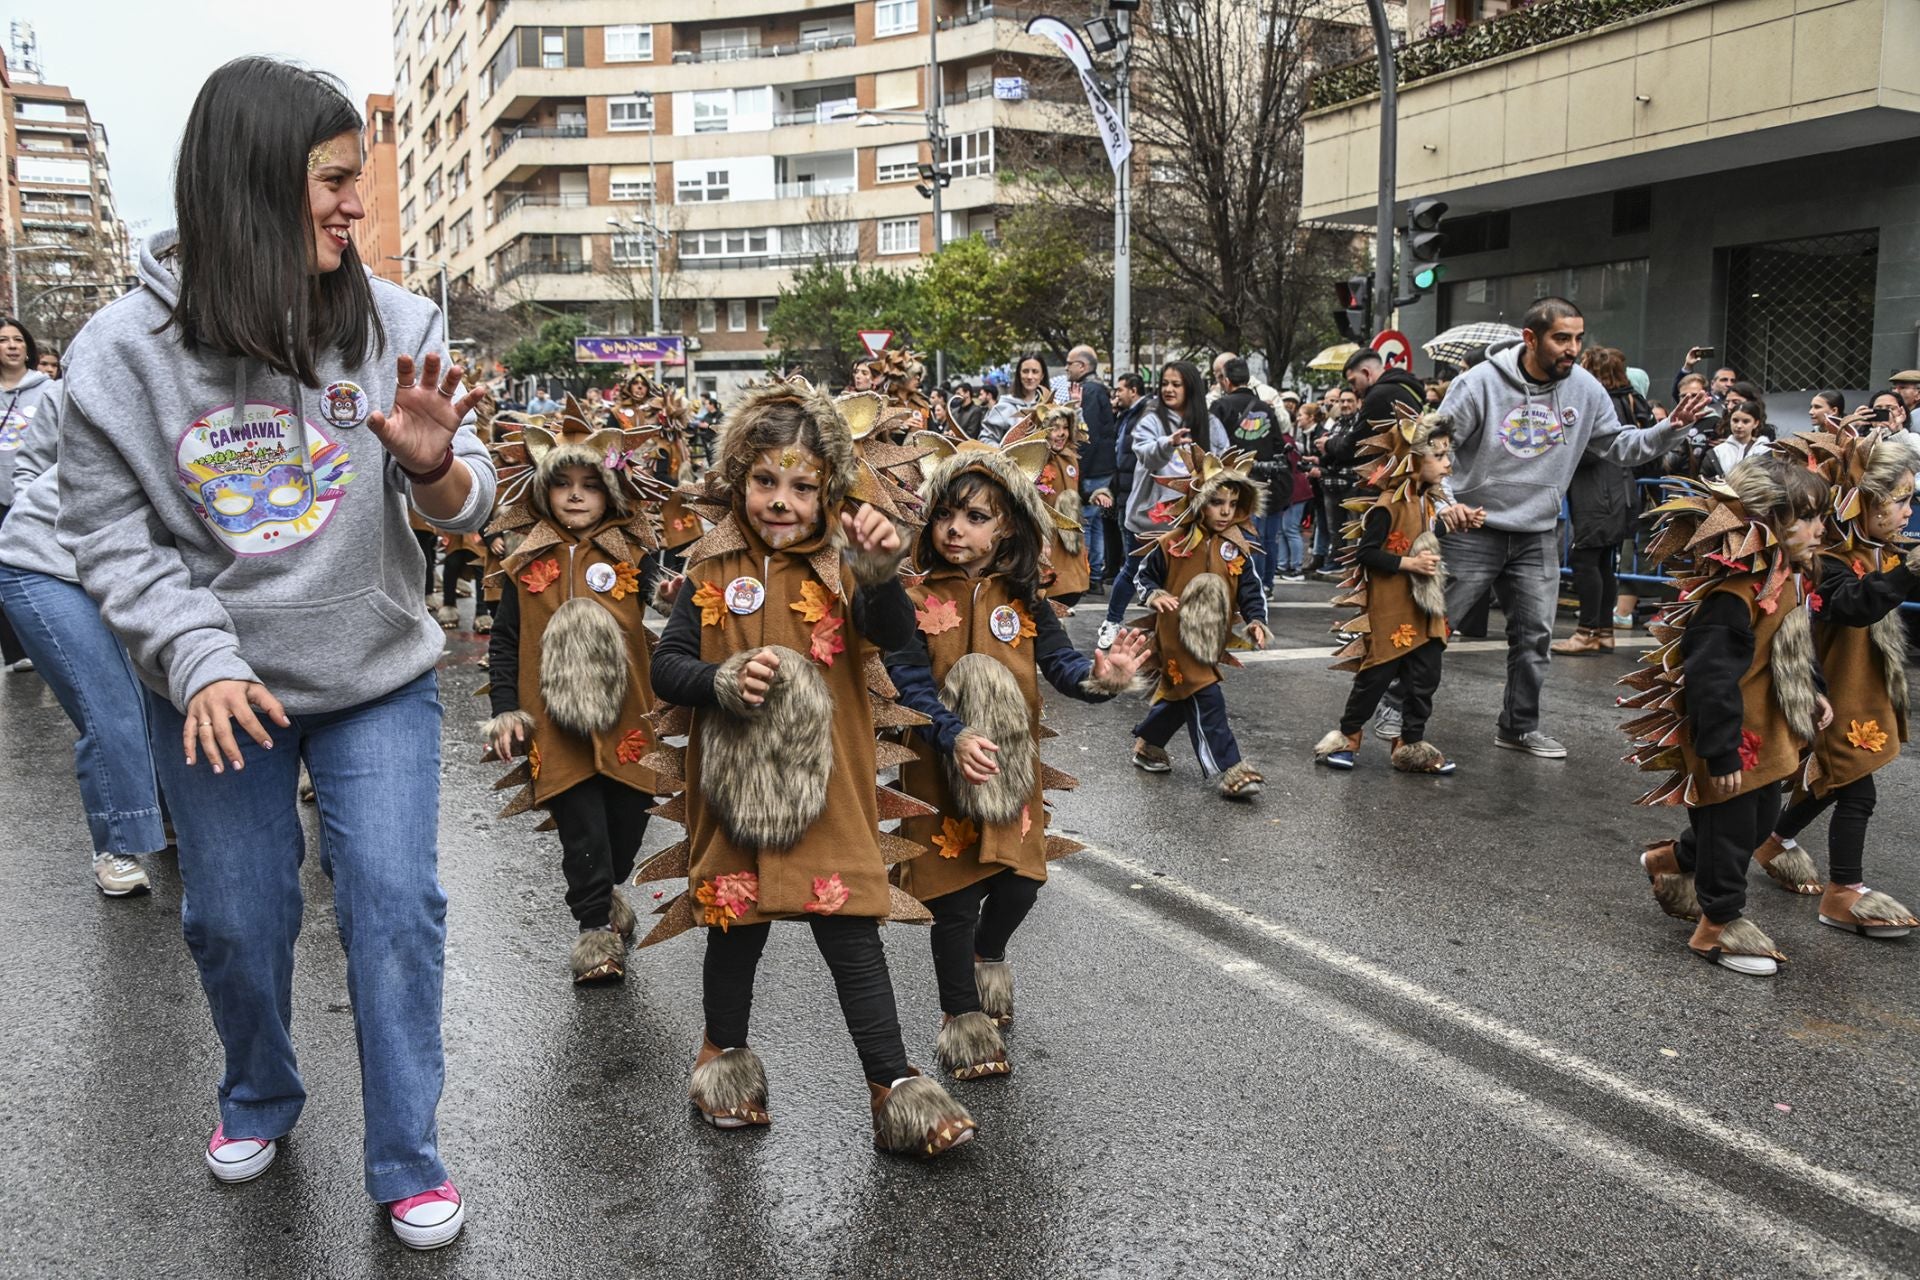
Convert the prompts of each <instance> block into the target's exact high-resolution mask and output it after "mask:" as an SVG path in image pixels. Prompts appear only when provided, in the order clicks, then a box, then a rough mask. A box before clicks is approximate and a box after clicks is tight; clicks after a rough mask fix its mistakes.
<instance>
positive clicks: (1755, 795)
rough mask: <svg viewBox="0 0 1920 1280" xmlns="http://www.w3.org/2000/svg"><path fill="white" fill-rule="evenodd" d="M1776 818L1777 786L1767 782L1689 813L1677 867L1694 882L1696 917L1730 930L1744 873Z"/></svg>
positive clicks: (1742, 900)
mask: <svg viewBox="0 0 1920 1280" xmlns="http://www.w3.org/2000/svg"><path fill="white" fill-rule="evenodd" d="M1779 817H1780V784H1779V783H1777V782H1770V783H1768V784H1767V785H1766V786H1764V787H1756V788H1754V789H1753V790H1752V791H1749V792H1747V793H1746V794H1745V795H1740V796H1735V797H1734V798H1733V799H1731V800H1727V801H1724V802H1722V803H1720V804H1703V805H1696V806H1695V807H1694V808H1691V809H1689V810H1687V821H1688V823H1689V826H1688V829H1687V831H1686V833H1685V834H1684V835H1682V836H1681V837H1680V845H1679V848H1678V849H1677V850H1676V851H1675V855H1674V857H1675V861H1677V862H1678V863H1679V864H1680V870H1682V871H1684V872H1688V873H1690V874H1691V875H1692V876H1693V888H1694V892H1695V893H1696V894H1698V895H1699V898H1700V912H1701V914H1702V915H1704V916H1706V918H1707V919H1709V920H1711V921H1712V922H1713V923H1715V924H1728V923H1730V922H1731V921H1732V920H1733V919H1734V917H1736V916H1738V915H1739V914H1740V913H1741V912H1742V911H1744V910H1746V906H1747V867H1748V865H1749V864H1750V863H1751V862H1752V861H1753V851H1754V850H1755V849H1757V848H1759V847H1760V844H1761V842H1762V841H1764V840H1765V839H1766V838H1767V833H1768V832H1770V831H1776V830H1778V829H1779V828H1777V827H1775V826H1774V823H1775V822H1776V821H1778V819H1779Z"/></svg>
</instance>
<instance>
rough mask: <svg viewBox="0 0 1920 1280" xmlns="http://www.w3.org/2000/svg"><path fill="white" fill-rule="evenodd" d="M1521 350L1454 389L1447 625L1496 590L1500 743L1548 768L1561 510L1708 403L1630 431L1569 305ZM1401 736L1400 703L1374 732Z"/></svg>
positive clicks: (1659, 445) (1562, 303)
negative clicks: (1595, 460)
mask: <svg viewBox="0 0 1920 1280" xmlns="http://www.w3.org/2000/svg"><path fill="white" fill-rule="evenodd" d="M1522 330H1523V332H1522V335H1521V341H1519V342H1517V343H1512V344H1510V345H1507V346H1504V347H1498V348H1495V349H1494V350H1493V351H1492V352H1491V353H1490V355H1489V358H1488V359H1486V360H1485V361H1483V362H1481V363H1480V364H1478V365H1475V366H1474V367H1473V368H1471V369H1469V370H1467V372H1465V373H1463V374H1461V375H1460V376H1459V377H1458V378H1455V379H1454V380H1453V384H1452V385H1451V386H1449V387H1448V388H1447V396H1446V399H1445V400H1444V401H1443V402H1442V403H1441V405H1440V411H1441V412H1442V413H1446V414H1449V415H1451V416H1452V418H1453V477H1452V480H1451V482H1450V484H1449V486H1448V487H1449V491H1450V496H1451V498H1452V501H1451V503H1450V504H1449V505H1447V506H1445V507H1443V508H1442V510H1441V512H1440V518H1441V520H1442V521H1443V522H1444V524H1445V525H1446V527H1447V530H1448V536H1447V538H1446V541H1445V544H1444V547H1443V551H1444V555H1445V558H1446V566H1447V614H1448V616H1449V617H1453V618H1458V617H1461V616H1463V615H1464V614H1466V613H1467V612H1468V611H1469V610H1470V609H1472V608H1473V606H1474V605H1476V604H1478V603H1479V602H1480V601H1481V600H1483V599H1485V597H1486V595H1487V593H1488V592H1489V591H1491V592H1492V593H1493V595H1494V598H1495V599H1496V600H1498V601H1499V603H1500V609H1501V612H1503V613H1504V614H1506V617H1507V686H1506V694H1505V697H1504V698H1503V700H1502V703H1501V707H1500V718H1499V720H1498V721H1497V723H1496V728H1495V730H1494V737H1493V742H1494V745H1495V746H1497V747H1504V748H1506V749H1507V750H1510V751H1525V752H1527V753H1528V754H1530V755H1535V756H1540V757H1543V758H1545V759H1549V760H1558V759H1563V758H1565V756H1566V754H1567V749H1566V747H1564V746H1562V745H1561V744H1560V743H1559V742H1556V741H1555V740H1554V739H1552V738H1550V737H1548V736H1547V735H1546V734H1545V733H1542V732H1541V731H1540V690H1541V688H1542V686H1544V685H1545V684H1546V679H1547V662H1548V646H1549V645H1551V644H1552V642H1553V615H1554V604H1555V601H1556V599H1557V598H1558V594H1559V589H1560V554H1559V541H1558V537H1557V535H1556V526H1557V524H1558V522H1559V519H1560V501H1561V499H1562V498H1563V497H1564V496H1565V495H1566V492H1567V486H1568V485H1569V484H1570V483H1571V482H1572V480H1573V473H1574V469H1575V468H1576V467H1578V466H1579V465H1580V459H1581V457H1582V456H1583V455H1585V454H1589V453H1591V454H1593V455H1595V456H1596V457H1601V458H1605V459H1607V460H1609V461H1611V462H1615V463H1618V464H1620V465H1621V466H1628V467H1631V466H1635V465H1638V464H1639V463H1642V462H1648V461H1651V460H1652V459H1654V458H1656V457H1658V456H1660V454H1662V453H1664V452H1665V451H1666V450H1667V448H1668V447H1669V446H1670V445H1671V443H1672V441H1673V437H1674V435H1675V433H1676V432H1678V431H1682V430H1684V429H1685V428H1686V427H1688V426H1689V425H1691V424H1692V422H1693V421H1694V419H1695V418H1697V417H1698V416H1699V414H1700V410H1701V409H1702V408H1703V407H1705V403H1706V401H1705V397H1688V398H1686V399H1684V400H1682V401H1681V402H1680V404H1679V405H1678V406H1676V407H1675V409H1674V411H1673V413H1671V414H1670V415H1668V417H1667V420H1666V421H1665V422H1664V423H1660V424H1657V425H1655V426H1652V427H1647V428H1632V427H1626V426H1623V425H1622V424H1621V422H1620V420H1619V418H1618V416H1617V415H1616V414H1615V412H1614V408H1613V400H1612V398H1611V397H1609V396H1608V395H1607V391H1606V388H1605V387H1602V386H1601V385H1600V382H1599V379H1597V378H1595V377H1594V376H1593V375H1592V374H1590V373H1588V372H1587V371H1586V370H1585V369H1582V368H1581V367H1580V346H1581V343H1582V342H1583V341H1584V340H1585V337H1586V321H1585V320H1584V319H1582V318H1581V315H1580V308H1578V307H1576V306H1574V305H1573V303H1571V302H1568V301H1567V300H1566V299H1565V298H1542V299H1540V300H1539V301H1538V302H1535V303H1534V304H1533V305H1532V306H1531V307H1530V308H1528V310H1527V314H1526V316H1525V318H1524V320H1523V321H1522ZM1375 728H1376V731H1377V732H1379V733H1380V734H1381V735H1382V736H1383V737H1388V738H1391V737H1397V736H1398V733H1399V703H1398V700H1397V698H1396V699H1392V700H1390V701H1388V702H1386V703H1384V704H1383V705H1382V708H1381V714H1380V717H1379V718H1378V719H1377V720H1376V721H1375Z"/></svg>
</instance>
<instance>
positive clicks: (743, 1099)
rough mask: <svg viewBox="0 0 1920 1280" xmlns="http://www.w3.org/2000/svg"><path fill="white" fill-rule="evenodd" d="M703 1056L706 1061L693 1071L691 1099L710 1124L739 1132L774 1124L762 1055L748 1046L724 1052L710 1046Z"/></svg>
mask: <svg viewBox="0 0 1920 1280" xmlns="http://www.w3.org/2000/svg"><path fill="white" fill-rule="evenodd" d="M700 1056H701V1057H702V1058H704V1059H706V1060H705V1061H704V1062H701V1063H698V1064H697V1065H695V1067H694V1068H693V1082H692V1084H691V1085H690V1086H689V1087H688V1089H687V1097H688V1099H689V1100H690V1101H691V1102H692V1103H693V1105H694V1106H695V1107H697V1108H698V1109H699V1111H700V1115H701V1117H702V1118H703V1119H705V1120H706V1122H707V1123H708V1124H710V1125H712V1126H713V1127H714V1128H716V1129H739V1128H743V1127H745V1126H747V1125H750V1124H769V1123H771V1121H770V1120H769V1118H768V1116H767V1069H766V1067H765V1066H763V1065H762V1064H761V1062H760V1055H759V1054H757V1053H755V1052H754V1051H753V1050H751V1049H749V1048H747V1047H746V1046H745V1045H742V1046H740V1047H739V1048H737V1049H727V1050H724V1051H723V1050H720V1049H718V1048H716V1047H715V1046H714V1045H713V1044H711V1043H707V1044H703V1045H702V1046H701V1049H700Z"/></svg>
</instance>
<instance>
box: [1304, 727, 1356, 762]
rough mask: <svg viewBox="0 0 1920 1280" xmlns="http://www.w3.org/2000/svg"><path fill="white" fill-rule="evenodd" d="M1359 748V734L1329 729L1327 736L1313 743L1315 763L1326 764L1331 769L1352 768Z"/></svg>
mask: <svg viewBox="0 0 1920 1280" xmlns="http://www.w3.org/2000/svg"><path fill="white" fill-rule="evenodd" d="M1358 750H1360V735H1359V734H1357V733H1352V734H1348V733H1342V732H1340V731H1339V730H1338V729H1329V730H1328V731H1327V736H1326V737H1324V738H1322V739H1320V741H1318V742H1316V743H1314V744H1313V760H1314V763H1315V764H1324V765H1326V766H1327V767H1328V768H1330V769H1351V768H1353V763H1354V761H1353V755H1354V752H1356V751H1358Z"/></svg>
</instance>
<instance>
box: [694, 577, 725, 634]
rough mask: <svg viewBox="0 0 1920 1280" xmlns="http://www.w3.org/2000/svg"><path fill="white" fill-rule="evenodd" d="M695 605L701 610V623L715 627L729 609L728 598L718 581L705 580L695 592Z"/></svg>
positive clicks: (704, 625)
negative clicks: (722, 591)
mask: <svg viewBox="0 0 1920 1280" xmlns="http://www.w3.org/2000/svg"><path fill="white" fill-rule="evenodd" d="M693 604H694V607H695V608H696V609H698V610H700V625H701V626H703V627H715V626H719V625H720V618H721V616H722V615H724V614H725V613H726V611H727V598H726V596H725V595H724V594H722V593H721V590H720V584H719V583H717V582H703V583H701V584H700V586H699V588H698V589H696V590H695V591H694V593H693Z"/></svg>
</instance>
